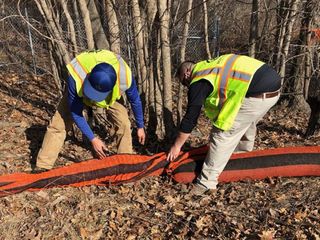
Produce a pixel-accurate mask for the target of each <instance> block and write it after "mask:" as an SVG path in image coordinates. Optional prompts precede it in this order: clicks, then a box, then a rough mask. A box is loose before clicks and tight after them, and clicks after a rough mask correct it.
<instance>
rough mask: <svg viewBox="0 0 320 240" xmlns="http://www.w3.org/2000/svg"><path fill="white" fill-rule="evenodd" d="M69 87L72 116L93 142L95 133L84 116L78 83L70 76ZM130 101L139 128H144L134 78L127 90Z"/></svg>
mask: <svg viewBox="0 0 320 240" xmlns="http://www.w3.org/2000/svg"><path fill="white" fill-rule="evenodd" d="M67 85H68V103H69V108H70V112H71V116H72V118H73V120H74V122H75V123H76V125H77V127H78V128H79V129H80V131H81V132H82V133H83V134H84V135H85V136H86V137H87V138H88V139H89V140H90V141H91V140H92V139H93V138H94V134H93V131H92V130H91V128H90V126H89V124H88V122H87V121H86V119H85V118H84V116H83V113H82V112H83V108H84V103H83V101H82V98H80V97H79V96H78V94H77V92H76V83H75V81H74V80H73V78H72V77H71V76H70V75H69V77H68V79H67ZM126 95H127V97H128V101H129V103H130V105H131V108H132V111H133V114H134V118H135V121H136V125H137V128H143V127H144V122H143V111H142V104H141V100H140V96H139V93H138V89H137V84H136V81H135V80H134V78H133V77H132V83H131V86H130V88H129V89H127V90H126Z"/></svg>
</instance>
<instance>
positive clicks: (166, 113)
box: [158, 0, 174, 137]
mask: <svg viewBox="0 0 320 240" xmlns="http://www.w3.org/2000/svg"><path fill="white" fill-rule="evenodd" d="M158 11H159V18H160V42H161V60H162V68H161V69H162V76H163V120H164V126H165V129H166V130H165V133H166V136H167V137H169V133H171V131H172V129H173V126H174V124H173V117H172V81H171V55H170V38H169V27H170V23H169V20H170V14H169V9H168V3H167V1H164V0H158ZM158 67H159V68H160V66H158Z"/></svg>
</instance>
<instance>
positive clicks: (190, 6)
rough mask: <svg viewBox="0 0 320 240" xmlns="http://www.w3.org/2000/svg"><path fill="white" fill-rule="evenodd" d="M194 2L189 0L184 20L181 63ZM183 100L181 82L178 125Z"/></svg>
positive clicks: (184, 52)
mask: <svg viewBox="0 0 320 240" xmlns="http://www.w3.org/2000/svg"><path fill="white" fill-rule="evenodd" d="M192 3H193V0H188V6H187V12H186V15H185V21H184V27H183V33H182V41H181V46H180V63H182V62H184V61H185V56H186V47H187V39H188V35H189V25H190V19H191V8H192ZM183 102H185V101H184V97H183V86H182V84H179V90H178V106H177V125H178V124H179V123H180V122H181V120H182V103H183Z"/></svg>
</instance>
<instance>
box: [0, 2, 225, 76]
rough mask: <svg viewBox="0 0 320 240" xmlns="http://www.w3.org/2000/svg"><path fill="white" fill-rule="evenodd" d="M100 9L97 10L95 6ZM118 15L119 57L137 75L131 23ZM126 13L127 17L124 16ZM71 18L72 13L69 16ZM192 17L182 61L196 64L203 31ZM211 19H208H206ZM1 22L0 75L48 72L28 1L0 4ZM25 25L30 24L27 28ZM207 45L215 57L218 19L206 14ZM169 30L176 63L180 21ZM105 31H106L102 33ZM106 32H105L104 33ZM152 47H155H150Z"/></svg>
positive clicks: (80, 30)
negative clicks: (4, 73)
mask: <svg viewBox="0 0 320 240" xmlns="http://www.w3.org/2000/svg"><path fill="white" fill-rule="evenodd" d="M97 7H98V8H100V7H101V6H97ZM117 11H118V13H119V12H122V14H123V15H125V16H123V17H121V18H119V28H120V38H121V54H122V56H123V57H124V58H125V59H127V60H128V63H129V64H130V65H131V67H132V70H133V72H137V69H136V68H135V66H136V64H135V57H134V56H135V54H136V52H135V41H134V37H135V36H134V35H133V32H132V21H131V20H130V18H131V16H130V11H129V10H128V9H126V8H125V7H121V6H119V7H118V8H117ZM126 13H127V14H126ZM73 14H74V13H73ZM197 16H198V15H195V16H194V17H193V18H194V19H193V20H192V21H191V23H190V29H189V36H188V40H187V48H186V59H190V60H193V61H199V60H203V59H206V58H207V54H206V52H205V41H204V31H203V27H202V26H203V20H202V19H196V18H197ZM210 16H211V17H210ZM56 17H58V18H59V23H60V26H61V28H62V31H64V32H65V33H66V34H65V36H63V38H64V41H65V42H66V43H68V39H66V38H65V37H66V36H68V34H67V33H68V28H67V20H66V18H65V16H64V15H63V14H61V15H59V16H56ZM0 19H2V21H1V28H2V31H1V40H0V52H1V55H0V68H2V70H3V71H7V70H8V69H14V70H15V71H19V72H20V73H23V72H29V73H33V74H36V75H39V74H40V75H41V74H47V73H49V74H50V72H51V67H50V59H49V54H48V51H49V48H48V45H47V42H48V41H47V39H46V38H49V36H47V30H46V29H45V24H43V19H42V17H41V15H40V13H39V12H38V10H37V8H36V6H35V5H34V3H31V2H30V3H29V2H28V1H26V2H22V3H21V5H20V9H17V5H16V4H15V3H14V2H12V1H10V0H3V4H2V6H1V11H0ZM106 21H107V19H106V18H105V17H103V18H102V25H103V26H104V28H105V29H106V28H107V22H106ZM27 22H29V23H30V24H28V23H27ZM74 25H75V30H76V35H77V44H78V47H79V49H80V50H85V49H86V48H87V44H86V34H85V28H84V24H83V21H82V19H81V18H80V17H78V18H77V17H75V18H74ZM208 25H209V28H208V31H209V44H210V49H211V54H212V56H217V55H218V54H219V44H218V42H219V18H218V17H216V16H214V15H212V14H210V15H209V19H208ZM172 28H173V29H171V30H170V32H171V33H174V34H172V35H174V36H178V37H176V39H173V38H172V42H173V41H175V42H173V44H172V58H173V62H178V57H179V54H178V53H179V47H180V45H181V38H180V37H179V36H182V31H183V21H179V22H178V24H176V25H175V26H172ZM106 30H107V29H106ZM106 32H107V31H106ZM154 44H156V43H154Z"/></svg>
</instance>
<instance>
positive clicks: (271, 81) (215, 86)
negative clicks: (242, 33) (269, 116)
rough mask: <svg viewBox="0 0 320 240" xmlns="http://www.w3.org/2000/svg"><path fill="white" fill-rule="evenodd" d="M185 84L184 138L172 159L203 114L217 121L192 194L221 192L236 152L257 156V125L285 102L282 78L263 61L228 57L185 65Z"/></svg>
mask: <svg viewBox="0 0 320 240" xmlns="http://www.w3.org/2000/svg"><path fill="white" fill-rule="evenodd" d="M177 77H178V78H179V80H180V82H181V83H182V84H183V85H185V86H187V87H188V88H189V90H188V106H187V110H186V114H185V116H184V118H183V119H182V121H181V124H180V131H179V134H178V136H177V138H176V140H175V142H174V144H173V145H172V147H171V149H170V151H169V152H168V155H167V160H169V161H173V160H174V159H175V158H176V157H177V156H178V154H179V152H180V151H181V147H182V146H183V144H184V143H185V141H186V140H187V139H188V137H189V136H190V133H191V131H192V129H193V128H194V127H195V125H196V124H197V120H198V117H199V115H200V112H201V108H202V106H203V105H204V107H205V113H206V115H207V117H208V118H209V119H210V120H211V123H212V130H211V135H210V148H209V151H208V153H207V156H206V159H205V162H204V165H203V167H202V171H201V174H200V175H199V176H198V178H197V180H196V184H195V185H194V186H193V188H192V189H191V192H190V193H191V194H193V195H201V194H203V193H205V192H206V191H208V190H210V189H216V187H217V184H218V177H219V175H220V174H221V172H222V171H223V169H224V168H225V166H226V164H227V162H228V160H229V158H230V156H231V154H232V153H233V152H234V151H237V152H239V151H252V150H253V145H254V139H255V135H256V124H257V122H258V121H259V120H260V119H261V118H262V117H263V116H264V115H265V114H266V113H267V112H268V110H269V109H270V108H271V107H272V106H273V105H275V104H276V102H277V101H278V99H279V97H280V88H281V78H280V76H279V75H278V74H277V73H276V71H275V70H274V69H273V68H271V67H270V66H268V65H267V64H265V63H264V62H261V61H259V60H257V59H254V58H250V57H247V56H241V55H235V54H226V55H222V56H220V57H218V58H215V59H212V60H206V61H201V62H198V63H194V62H191V61H186V62H183V63H182V64H181V65H180V66H179V68H178V70H177Z"/></svg>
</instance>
